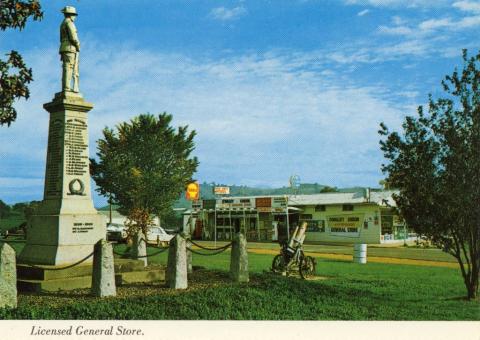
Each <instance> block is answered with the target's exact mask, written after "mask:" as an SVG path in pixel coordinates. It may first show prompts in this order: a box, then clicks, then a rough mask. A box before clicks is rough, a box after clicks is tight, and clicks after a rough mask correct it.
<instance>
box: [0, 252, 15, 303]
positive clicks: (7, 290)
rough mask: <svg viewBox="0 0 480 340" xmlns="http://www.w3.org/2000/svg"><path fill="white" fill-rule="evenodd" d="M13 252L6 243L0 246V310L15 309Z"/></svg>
mask: <svg viewBox="0 0 480 340" xmlns="http://www.w3.org/2000/svg"><path fill="white" fill-rule="evenodd" d="M15 262H16V261H15V250H13V248H12V247H10V246H9V245H8V244H7V243H2V244H0V308H4V307H8V308H16V307H17V269H16V266H15Z"/></svg>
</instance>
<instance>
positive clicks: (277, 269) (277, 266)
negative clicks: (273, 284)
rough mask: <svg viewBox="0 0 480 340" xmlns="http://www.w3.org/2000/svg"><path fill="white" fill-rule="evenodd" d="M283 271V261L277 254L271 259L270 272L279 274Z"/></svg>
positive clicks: (281, 256) (280, 255)
mask: <svg viewBox="0 0 480 340" xmlns="http://www.w3.org/2000/svg"><path fill="white" fill-rule="evenodd" d="M284 270H285V261H284V259H283V255H282V254H278V255H276V256H275V257H274V258H273V261H272V271H273V272H274V273H281V272H283V271H284Z"/></svg>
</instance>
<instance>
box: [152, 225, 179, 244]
mask: <svg viewBox="0 0 480 340" xmlns="http://www.w3.org/2000/svg"><path fill="white" fill-rule="evenodd" d="M173 237H174V235H170V234H168V233H167V232H166V231H165V230H164V229H163V228H162V227H156V226H153V227H150V229H149V230H148V233H147V242H149V243H157V242H170V240H171V239H172V238H173Z"/></svg>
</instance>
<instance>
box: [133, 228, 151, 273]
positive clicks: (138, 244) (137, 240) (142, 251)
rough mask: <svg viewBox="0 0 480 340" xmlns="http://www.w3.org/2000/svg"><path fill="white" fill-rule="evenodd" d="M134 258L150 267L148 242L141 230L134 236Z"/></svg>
mask: <svg viewBox="0 0 480 340" xmlns="http://www.w3.org/2000/svg"><path fill="white" fill-rule="evenodd" d="M132 258H134V259H135V260H140V261H142V262H143V264H144V266H145V267H146V266H147V265H148V258H147V240H146V238H145V234H144V233H143V232H142V231H141V230H139V231H137V233H136V234H135V235H133V243H132Z"/></svg>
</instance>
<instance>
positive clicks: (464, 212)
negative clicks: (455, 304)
mask: <svg viewBox="0 0 480 340" xmlns="http://www.w3.org/2000/svg"><path fill="white" fill-rule="evenodd" d="M463 62H464V65H463V69H462V70H461V71H458V70H457V69H455V71H454V72H453V74H452V75H451V76H446V78H445V80H443V81H442V85H443V89H444V91H445V93H446V94H445V98H440V99H437V100H434V99H433V98H432V96H431V95H430V97H429V103H428V112H426V110H425V109H424V108H423V107H422V106H420V107H419V108H418V117H412V116H408V117H406V118H405V121H404V123H403V136H400V135H399V134H398V133H397V132H390V131H389V130H388V128H387V127H386V126H385V125H384V124H381V130H380V131H379V132H380V134H381V135H383V136H384V137H383V138H384V139H383V140H382V141H381V142H380V144H381V149H382V151H383V152H384V155H385V157H386V159H387V160H388V161H389V162H388V163H387V164H384V165H382V170H383V171H384V173H386V174H387V175H388V177H387V179H386V180H387V182H388V183H389V184H390V185H391V186H392V187H395V188H398V189H399V190H400V193H399V195H397V196H396V197H395V199H396V202H397V206H398V209H399V211H400V213H401V214H402V216H403V218H404V219H405V220H406V222H407V224H408V225H409V226H410V227H411V228H413V229H414V230H415V231H416V232H417V233H419V234H422V235H425V236H426V237H428V238H429V239H430V240H431V241H432V243H433V244H435V245H436V246H438V247H439V248H441V249H443V250H444V251H445V252H447V253H450V254H451V255H453V256H454V257H455V258H456V259H457V261H458V263H459V266H460V270H461V273H462V276H463V280H464V283H465V286H466V288H467V293H468V294H467V296H468V298H469V299H473V298H475V297H476V296H477V295H478V289H479V288H478V282H479V267H480V90H479V89H480V52H479V54H477V55H476V56H473V57H468V55H467V51H466V50H463Z"/></svg>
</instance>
